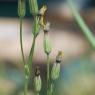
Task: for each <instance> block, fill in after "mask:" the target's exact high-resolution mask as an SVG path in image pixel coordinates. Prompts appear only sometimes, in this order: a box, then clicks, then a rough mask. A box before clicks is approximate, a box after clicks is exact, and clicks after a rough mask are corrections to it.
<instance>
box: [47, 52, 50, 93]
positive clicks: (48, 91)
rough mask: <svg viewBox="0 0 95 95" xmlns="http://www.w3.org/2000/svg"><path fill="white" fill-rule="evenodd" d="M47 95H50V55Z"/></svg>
mask: <svg viewBox="0 0 95 95" xmlns="http://www.w3.org/2000/svg"><path fill="white" fill-rule="evenodd" d="M47 95H50V62H49V54H47Z"/></svg>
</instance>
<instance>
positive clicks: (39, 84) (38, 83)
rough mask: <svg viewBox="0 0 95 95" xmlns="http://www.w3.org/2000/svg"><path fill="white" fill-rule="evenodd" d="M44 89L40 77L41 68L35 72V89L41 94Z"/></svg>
mask: <svg viewBox="0 0 95 95" xmlns="http://www.w3.org/2000/svg"><path fill="white" fill-rule="evenodd" d="M41 88H42V80H41V77H40V71H39V68H38V67H37V68H36V72H35V78H34V89H35V91H36V92H40V91H41Z"/></svg>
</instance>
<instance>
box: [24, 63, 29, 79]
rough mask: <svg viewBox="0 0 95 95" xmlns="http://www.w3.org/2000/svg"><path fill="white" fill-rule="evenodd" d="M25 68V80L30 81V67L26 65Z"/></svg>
mask: <svg viewBox="0 0 95 95" xmlns="http://www.w3.org/2000/svg"><path fill="white" fill-rule="evenodd" d="M24 68H25V78H26V79H28V78H29V67H28V64H25V66H24Z"/></svg>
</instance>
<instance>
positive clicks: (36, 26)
mask: <svg viewBox="0 0 95 95" xmlns="http://www.w3.org/2000/svg"><path fill="white" fill-rule="evenodd" d="M33 26H34V28H33V35H34V36H37V35H38V34H39V31H40V24H39V18H38V17H35V19H34V25H33Z"/></svg>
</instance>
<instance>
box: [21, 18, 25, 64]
mask: <svg viewBox="0 0 95 95" xmlns="http://www.w3.org/2000/svg"><path fill="white" fill-rule="evenodd" d="M22 21H23V18H22V17H20V47H21V53H22V59H23V63H24V64H25V57H24V52H23V39H22Z"/></svg>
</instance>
